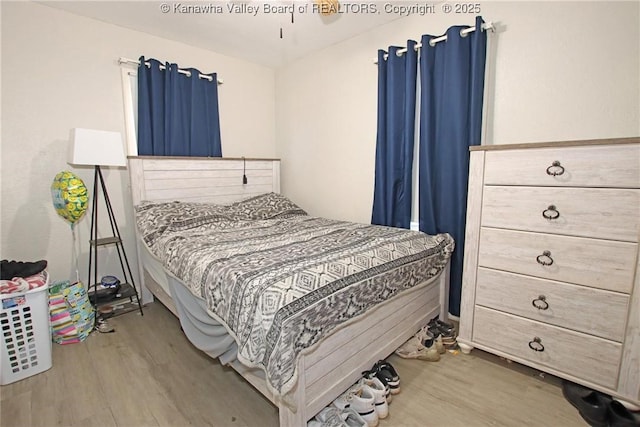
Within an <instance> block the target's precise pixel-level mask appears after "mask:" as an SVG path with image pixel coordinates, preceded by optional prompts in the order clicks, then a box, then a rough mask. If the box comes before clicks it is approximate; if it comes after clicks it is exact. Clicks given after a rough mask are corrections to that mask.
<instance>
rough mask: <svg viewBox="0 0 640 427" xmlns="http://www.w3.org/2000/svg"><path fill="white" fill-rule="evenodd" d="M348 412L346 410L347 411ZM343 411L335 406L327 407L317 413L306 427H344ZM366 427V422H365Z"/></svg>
mask: <svg viewBox="0 0 640 427" xmlns="http://www.w3.org/2000/svg"><path fill="white" fill-rule="evenodd" d="M347 410H348V409H347ZM345 426H346V425H345V423H344V417H343V411H342V410H340V409H338V408H336V407H335V406H327V407H326V408H324V409H323V410H322V411H320V412H318V415H316V416H315V418H314V419H313V420H311V421H309V422H308V423H307V427H345ZM365 427H366V422H365Z"/></svg>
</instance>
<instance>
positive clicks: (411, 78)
mask: <svg viewBox="0 0 640 427" xmlns="http://www.w3.org/2000/svg"><path fill="white" fill-rule="evenodd" d="M415 45H416V42H415V41H413V40H409V41H408V42H407V47H406V49H407V52H406V53H404V54H401V55H397V52H398V50H400V49H401V48H400V47H390V48H389V50H388V52H389V54H388V57H387V59H386V60H385V58H384V57H385V52H384V51H383V50H379V51H378V134H377V141H376V172H375V173H376V174H375V187H374V192H373V213H372V215H371V223H372V224H378V225H388V226H392V227H402V228H409V224H410V222H411V187H412V185H411V179H412V178H411V171H412V167H413V146H414V137H415V111H416V78H417V68H418V63H417V53H416V50H415Z"/></svg>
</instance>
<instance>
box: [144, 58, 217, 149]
mask: <svg viewBox="0 0 640 427" xmlns="http://www.w3.org/2000/svg"><path fill="white" fill-rule="evenodd" d="M145 62H148V63H149V64H150V66H149V67H147V66H145ZM160 65H161V64H160V62H159V61H157V60H155V59H146V60H145V58H144V56H141V57H140V66H139V67H138V154H139V155H154V156H205V157H221V156H222V147H221V141H220V119H219V117H218V82H217V76H216V73H211V74H203V73H200V71H198V70H196V69H194V68H190V69H187V71H189V72H190V73H191V76H187V75H185V74H181V73H179V72H178V65H177V64H169V63H165V64H163V65H164V67H166V69H164V70H161V69H160ZM200 75H206V76H210V77H211V78H212V79H211V81H209V80H207V79H203V78H200V77H199V76H200Z"/></svg>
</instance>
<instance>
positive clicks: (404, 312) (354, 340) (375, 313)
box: [144, 265, 449, 427]
mask: <svg viewBox="0 0 640 427" xmlns="http://www.w3.org/2000/svg"><path fill="white" fill-rule="evenodd" d="M144 278H145V281H144V284H145V286H146V287H147V288H148V289H149V290H150V291H151V292H152V293H153V294H154V295H155V296H156V298H158V299H159V300H160V301H161V302H162V303H163V304H165V305H167V307H169V309H170V310H171V311H172V312H173V313H174V314H175V315H176V316H177V314H176V313H177V312H176V311H175V304H174V302H173V301H172V300H171V297H170V296H169V295H168V294H166V292H164V290H163V289H162V287H161V286H160V285H158V284H157V283H155V281H154V280H153V278H152V277H151V276H150V275H149V274H148V273H146V271H145V274H144ZM448 292H449V266H448V265H447V267H446V268H445V270H444V271H443V272H442V273H441V274H440V276H438V277H437V278H435V279H432V280H431V281H429V282H427V283H426V284H424V285H419V286H417V287H416V288H413V289H411V290H409V291H408V292H406V293H404V294H401V295H399V296H397V297H395V298H393V299H392V300H390V301H388V302H387V303H385V304H382V305H380V306H377V307H375V308H374V309H372V310H370V311H369V312H367V313H366V314H364V315H363V316H361V317H358V318H356V319H354V320H353V321H351V322H350V323H349V324H347V325H345V326H344V327H342V328H339V329H337V330H336V331H334V332H333V333H332V334H330V335H329V336H327V337H326V338H325V339H324V340H323V341H322V342H320V344H319V345H318V346H317V347H315V348H314V349H313V351H311V352H309V353H307V354H304V355H302V356H300V358H299V360H298V383H297V385H296V387H295V389H294V390H293V391H292V392H291V394H290V395H289V398H290V400H291V401H293V402H295V404H296V409H295V410H293V409H292V408H291V407H290V406H288V405H287V404H286V403H285V402H283V401H281V400H279V399H276V398H275V397H274V396H273V394H272V393H271V392H270V391H269V390H268V389H267V387H266V383H265V380H264V376H263V375H262V374H261V372H260V371H258V370H256V369H249V368H246V367H244V366H243V365H241V364H240V363H239V362H237V361H236V362H235V363H233V364H231V367H232V368H234V369H235V370H236V371H237V372H238V373H239V374H240V375H241V376H243V377H244V378H245V379H246V380H247V381H248V382H249V383H250V384H252V385H253V386H254V387H255V388H256V389H257V390H258V391H259V392H260V393H262V394H263V395H264V396H265V397H267V398H268V399H269V400H270V401H271V402H272V403H273V404H274V405H276V406H278V409H279V412H280V426H281V427H300V426H305V425H306V422H307V421H308V420H309V419H311V418H313V417H314V415H315V414H317V413H318V412H319V411H320V410H321V409H322V408H324V407H325V406H327V405H328V404H330V403H331V402H332V401H333V400H334V399H335V398H336V397H338V396H339V395H340V394H342V393H343V392H344V391H345V390H346V389H347V388H349V386H351V385H352V384H353V383H355V382H356V381H357V380H358V379H359V378H360V376H361V375H362V371H364V370H367V369H370V368H371V366H373V364H374V363H375V362H376V361H378V360H380V359H384V358H386V357H387V356H389V355H390V354H391V353H392V352H393V351H394V350H395V349H396V348H398V347H399V346H400V345H401V344H402V343H403V342H405V341H406V340H407V339H409V338H410V337H411V336H412V335H413V334H414V333H415V332H416V331H417V330H418V329H420V328H421V327H422V326H424V325H425V324H426V323H427V322H428V321H429V320H430V319H432V318H433V317H435V316H436V315H439V316H440V318H441V319H443V320H446V319H447V307H446V306H445V305H443V304H442V302H443V301H445V299H443V294H444V295H448Z"/></svg>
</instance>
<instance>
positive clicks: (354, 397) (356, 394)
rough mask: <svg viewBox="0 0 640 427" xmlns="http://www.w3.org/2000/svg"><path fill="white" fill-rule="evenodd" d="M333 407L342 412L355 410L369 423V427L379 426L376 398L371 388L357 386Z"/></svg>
mask: <svg viewBox="0 0 640 427" xmlns="http://www.w3.org/2000/svg"><path fill="white" fill-rule="evenodd" d="M333 405H334V406H335V407H336V408H338V409H340V410H344V409H347V408H351V409H354V410H355V411H356V412H357V413H358V414H359V415H360V416H361V417H362V418H363V419H364V420H365V421H366V422H367V426H368V427H376V426H377V425H378V421H379V418H378V413H377V412H376V405H375V397H374V395H373V392H372V389H371V388H370V387H367V386H362V385H360V384H356V385H354V386H353V387H351V388H350V389H349V390H347V391H346V393H344V394H342V395H341V396H340V397H338V398H337V399H336V400H334V401H333Z"/></svg>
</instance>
